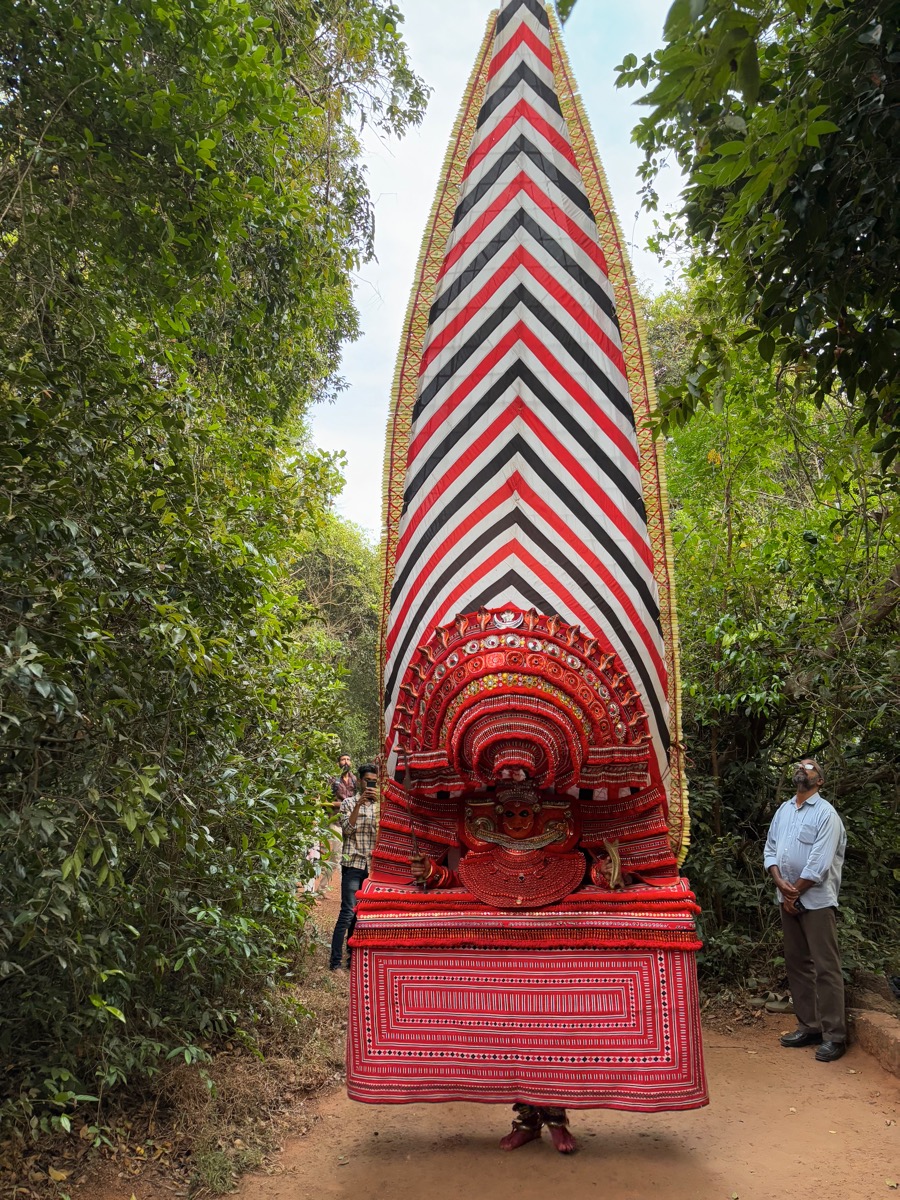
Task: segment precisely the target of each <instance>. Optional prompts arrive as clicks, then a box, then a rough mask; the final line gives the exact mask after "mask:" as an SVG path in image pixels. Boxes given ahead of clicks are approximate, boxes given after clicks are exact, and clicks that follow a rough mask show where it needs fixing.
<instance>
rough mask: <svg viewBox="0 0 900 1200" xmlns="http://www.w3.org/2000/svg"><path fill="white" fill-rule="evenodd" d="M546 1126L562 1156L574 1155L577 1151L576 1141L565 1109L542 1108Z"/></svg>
mask: <svg viewBox="0 0 900 1200" xmlns="http://www.w3.org/2000/svg"><path fill="white" fill-rule="evenodd" d="M540 1112H541V1117H542V1118H543V1121H544V1124H545V1125H546V1126H547V1128H548V1129H549V1130H550V1139H551V1141H552V1142H553V1145H554V1146H555V1147H556V1149H557V1150H558V1151H559V1152H560V1154H573V1153H574V1152H575V1150H576V1149H577V1147H576V1144H575V1139H574V1138H573V1137H572V1134H571V1133H570V1131H569V1119H568V1117H567V1116H566V1110H565V1109H564V1108H542V1109H541V1110H540Z"/></svg>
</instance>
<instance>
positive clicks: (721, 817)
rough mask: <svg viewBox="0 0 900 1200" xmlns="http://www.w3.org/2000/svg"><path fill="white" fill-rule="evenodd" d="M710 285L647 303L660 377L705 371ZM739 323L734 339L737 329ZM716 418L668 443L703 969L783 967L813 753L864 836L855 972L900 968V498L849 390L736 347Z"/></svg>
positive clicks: (851, 856)
mask: <svg viewBox="0 0 900 1200" xmlns="http://www.w3.org/2000/svg"><path fill="white" fill-rule="evenodd" d="M695 303H696V301H695V298H694V290H693V287H692V288H688V289H683V290H679V291H674V292H668V293H665V294H664V295H662V296H660V297H657V298H656V299H654V300H651V301H650V303H649V305H648V324H649V330H650V339H651V345H652V347H653V355H654V360H655V365H656V367H657V376H658V377H659V375H660V373H665V375H666V376H667V378H668V381H669V382H670V383H671V384H673V385H674V384H677V383H678V374H679V372H681V371H686V370H688V369H689V363H690V340H689V331H690V330H691V328H693V327H694V325H695V323H696V320H697V315H696V312H695ZM729 333H730V334H731V335H732V336H733V335H734V330H731V331H729V329H728V328H727V327H725V328H723V330H722V334H723V337H725V338H727V337H728V336H729ZM731 366H732V369H731V372H730V374H729V377H728V379H727V380H726V382H725V385H724V390H723V396H722V403H721V406H720V411H719V412H715V411H713V410H710V409H703V410H702V411H700V412H698V413H697V415H696V416H695V418H694V419H693V420H692V421H691V422H689V423H688V424H686V425H684V426H681V427H678V428H676V429H674V430H673V431H672V433H671V434H670V437H669V439H668V446H667V468H668V475H669V494H670V499H671V504H672V529H673V538H674V544H675V567H676V586H677V590H678V609H679V621H680V628H681V648H682V675H683V693H684V694H683V701H684V728H685V740H686V744H687V746H688V748H689V754H690V759H691V762H690V768H689V781H690V792H691V818H692V844H691V853H690V857H689V859H688V862H687V864H686V868H685V869H686V872H687V874H688V875H689V877H690V879H691V881H692V883H693V885H694V886H695V887H696V888H697V889H698V892H699V894H700V896H701V897H702V903H703V906H704V917H703V920H704V923H705V933H706V937H707V948H706V950H705V951H704V971H705V972H706V973H707V975H716V976H718V977H719V978H727V979H733V980H737V981H743V980H745V979H746V978H747V976H748V974H751V973H753V972H754V971H756V973H766V972H774V975H770V976H769V977H770V978H771V979H772V983H773V985H774V984H776V983H777V980H778V974H779V973H778V971H777V968H776V967H775V966H774V963H773V959H774V958H775V956H776V955H777V954H778V953H779V952H780V949H779V947H780V933H779V930H778V929H777V928H776V924H777V923H776V920H775V917H776V909H775V905H774V904H772V903H771V900H772V897H771V885H770V883H769V881H768V880H767V878H766V876H765V874H764V872H763V868H762V849H761V848H762V843H763V840H764V838H765V833H766V829H767V826H768V823H769V820H770V819H771V816H772V813H773V810H774V806H775V805H776V804H777V803H778V802H779V801H780V800H781V799H783V798H784V796H785V794H786V787H787V779H788V770H789V764H790V763H792V762H794V761H796V758H797V757H798V755H800V754H815V755H816V756H817V757H818V758H819V759H820V760H821V761H822V762H823V763H824V766H825V772H826V783H827V787H826V795H827V796H828V797H829V799H831V800H832V801H833V802H834V803H835V804H836V805H837V807H838V809H839V811H840V813H841V816H842V817H843V820H844V822H845V824H846V826H847V829H848V835H849V847H848V858H847V864H846V868H845V875H844V881H845V882H844V888H843V891H842V912H843V922H842V937H843V939H844V948H845V953H846V961H847V962H848V965H860V964H865V965H868V966H880V965H886V964H889V963H892V962H893V963H894V964H897V962H898V956H900V908H898V903H897V896H898V892H897V879H898V878H900V856H898V848H900V810H898V806H897V787H898V783H900V755H898V752H897V734H898V728H897V713H898V712H900V687H898V680H900V661H898V648H897V647H898V636H897V635H898V631H900V620H898V617H900V568H898V567H897V562H898V557H900V505H898V498H897V493H896V489H894V488H892V487H891V486H890V480H889V479H886V478H885V476H884V475H883V474H882V473H881V471H880V470H879V469H878V461H877V458H875V457H874V456H873V454H872V440H873V439H872V437H871V436H870V435H868V434H867V433H866V431H865V430H863V431H857V430H855V428H854V426H855V424H856V420H857V417H856V411H855V409H854V406H853V405H852V404H851V403H850V402H849V400H848V399H847V397H846V396H843V397H840V396H839V397H830V398H828V399H826V400H825V401H824V402H823V403H822V404H818V405H817V404H816V403H814V402H813V400H812V399H810V398H809V397H804V396H802V395H800V394H798V393H796V392H795V393H791V394H790V395H788V396H784V395H783V394H780V393H779V392H778V389H777V373H778V372H777V368H776V367H775V366H774V365H773V364H767V363H765V362H762V361H761V360H760V358H759V356H758V355H757V354H756V353H755V352H754V350H753V348H752V347H749V346H747V345H746V344H743V345H738V346H736V347H732V350H731Z"/></svg>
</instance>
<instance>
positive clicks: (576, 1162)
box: [238, 1017, 900, 1200]
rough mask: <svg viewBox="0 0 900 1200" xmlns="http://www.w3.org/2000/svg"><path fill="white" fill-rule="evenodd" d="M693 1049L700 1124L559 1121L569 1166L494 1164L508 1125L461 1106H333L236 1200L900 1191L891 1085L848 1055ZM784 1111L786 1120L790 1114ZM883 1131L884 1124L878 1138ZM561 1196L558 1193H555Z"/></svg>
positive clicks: (323, 1108) (897, 1110)
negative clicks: (706, 1094)
mask: <svg viewBox="0 0 900 1200" xmlns="http://www.w3.org/2000/svg"><path fill="white" fill-rule="evenodd" d="M789 1025H790V1018H787V1019H785V1018H784V1017H773V1018H766V1020H765V1022H764V1027H763V1028H752V1029H743V1028H741V1029H738V1030H736V1031H735V1033H734V1034H733V1035H730V1034H727V1033H719V1032H707V1034H706V1040H705V1045H706V1058H707V1070H708V1073H709V1081H710V1091H711V1095H712V1102H711V1104H710V1107H709V1108H706V1109H703V1110H701V1111H699V1112H693V1113H681V1114H661V1115H656V1116H639V1115H635V1114H630V1113H611V1112H602V1111H599V1110H593V1111H590V1112H580V1113H574V1114H573V1120H572V1126H573V1130H574V1132H575V1133H576V1135H577V1136H578V1138H579V1142H580V1147H581V1149H580V1151H579V1153H578V1154H577V1155H574V1156H573V1157H571V1158H562V1157H560V1156H559V1155H557V1154H556V1153H555V1152H554V1151H553V1150H552V1148H551V1146H550V1143H549V1140H548V1139H547V1137H546V1136H545V1137H544V1138H543V1139H542V1140H541V1141H540V1142H536V1143H532V1144H530V1145H528V1146H525V1147H523V1148H522V1149H521V1150H518V1151H516V1152H515V1153H513V1154H503V1153H502V1152H501V1151H500V1150H498V1149H497V1140H498V1139H499V1137H500V1136H501V1135H502V1134H503V1133H505V1132H506V1131H507V1129H508V1128H509V1126H508V1113H507V1110H505V1109H503V1108H500V1107H495V1106H488V1105H486V1106H481V1105H471V1104H453V1105H414V1106H404V1107H398V1106H384V1107H370V1106H367V1105H362V1104H355V1103H353V1102H351V1101H350V1100H348V1099H347V1097H346V1095H345V1094H344V1093H343V1091H336V1092H334V1093H332V1094H331V1095H329V1096H327V1097H324V1098H323V1099H322V1100H321V1101H320V1102H319V1104H318V1116H319V1118H320V1119H319V1121H318V1123H317V1125H316V1126H315V1127H314V1129H313V1130H311V1132H310V1133H309V1134H308V1135H307V1136H306V1137H304V1138H302V1139H288V1140H287V1142H286V1144H285V1149H284V1153H283V1154H282V1155H281V1156H280V1157H279V1159H278V1162H277V1164H275V1166H274V1171H273V1173H272V1174H271V1175H269V1176H261V1175H251V1176H247V1177H246V1178H245V1179H244V1180H243V1182H242V1185H241V1187H240V1188H239V1190H238V1195H239V1196H240V1197H241V1198H242V1200H339V1198H344V1197H346V1198H347V1200H351V1198H352V1200H423V1197H437V1196H441V1197H452V1198H457V1200H468V1198H469V1197H473V1198H474V1197H478V1200H547V1197H548V1196H559V1197H560V1200H567V1197H569V1196H574V1195H577V1194H587V1195H596V1196H598V1197H599V1196H603V1197H604V1198H605V1200H649V1198H650V1197H653V1200H658V1198H659V1197H665V1198H666V1200H731V1198H732V1197H733V1196H735V1195H736V1196H738V1197H739V1198H740V1200H770V1198H771V1197H774V1196H778V1195H785V1194H787V1195H790V1196H792V1197H795V1198H796V1200H812V1198H813V1197H817V1198H818V1200H873V1198H875V1197H880V1196H884V1197H885V1198H887V1197H890V1196H892V1195H895V1194H900V1193H897V1192H895V1191H894V1190H893V1189H891V1188H889V1187H888V1181H892V1182H900V1082H898V1080H897V1079H896V1077H894V1076H892V1075H889V1074H888V1073H887V1072H885V1071H883V1070H882V1069H881V1068H880V1067H879V1066H878V1065H877V1063H876V1062H875V1061H874V1060H873V1059H872V1058H870V1057H869V1056H868V1055H867V1054H866V1053H865V1052H864V1051H862V1050H861V1049H859V1048H858V1047H851V1049H850V1050H849V1051H848V1053H847V1055H846V1056H845V1057H844V1058H843V1059H841V1060H840V1061H839V1062H837V1063H828V1064H825V1063H817V1062H815V1060H814V1058H813V1051H812V1050H783V1049H781V1048H780V1047H779V1046H778V1044H777V1035H778V1033H779V1031H780V1030H781V1029H783V1028H785V1027H786V1026H789ZM792 1109H795V1110H796V1111H794V1112H792V1111H791V1110H792ZM889 1122H892V1123H889ZM560 1188H561V1189H562V1190H561V1191H560V1190H559V1189H560Z"/></svg>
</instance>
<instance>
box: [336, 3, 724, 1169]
mask: <svg viewBox="0 0 900 1200" xmlns="http://www.w3.org/2000/svg"><path fill="white" fill-rule="evenodd" d="M653 403H654V400H653V390H652V376H651V371H650V365H649V360H648V357H647V348H646V343H645V340H644V333H643V327H642V324H641V320H640V317H639V315H638V312H637V308H636V297H635V294H634V290H633V287H632V283H631V279H630V274H629V267H628V264H627V261H626V258H625V252H624V247H623V245H622V240H621V237H620V234H619V230H618V228H617V224H616V220H615V216H614V214H613V211H612V208H611V205H610V202H609V196H608V191H607V187H606V183H605V180H604V177H603V173H602V168H601V166H600V161H599V159H598V157H597V153H596V150H595V148H594V143H593V139H592V137H591V133H590V130H589V128H588V125H587V121H586V118H585V115H584V112H583V109H582V107H581V104H580V101H579V98H578V95H577V92H576V90H575V86H574V83H573V80H572V76H571V73H570V69H569V66H568V63H567V61H566V57H565V53H564V51H563V48H562V44H561V40H560V34H559V30H558V28H557V25H556V23H555V18H554V16H553V14H552V11H551V10H550V9H548V8H546V7H545V6H544V5H543V4H541V3H539V0H504V2H503V3H502V5H501V7H500V9H499V12H495V13H493V14H492V15H491V17H490V20H489V24H488V31H487V34H486V37H485V40H484V43H483V45H482V48H481V51H480V53H479V56H478V59H477V62H476V64H475V68H474V71H473V74H472V77H471V80H470V83H469V86H468V88H467V91H466V94H465V97H464V99H463V104H462V108H461V111H460V115H459V119H458V122H457V125H456V128H455V130H454V132H453V135H452V138H451V143H450V147H449V150H448V153H447V158H446V162H445V165H444V170H443V174H442V178H441V180H440V183H439V186H438V193H437V198H436V201H435V206H434V210H433V213H432V216H431V220H430V222H429V225H428V228H427V230H426V233H425V239H424V243H423V249H422V257H421V260H420V264H419V268H418V273H417V278H416V281H415V284H414V287H413V293H412V298H411V301H410V306H409V312H408V317H407V323H406V328H405V331H404V336H403V342H402V345H401V350H400V358H399V363H398V370H397V378H396V384H395V394H394V405H393V412H392V419H391V423H390V427H389V430H388V443H387V455H386V467H385V554H386V562H385V568H386V573H385V579H386V583H385V596H384V613H383V627H382V647H381V669H382V679H383V688H384V713H385V728H384V733H385V756H384V778H383V781H382V803H381V815H380V826H379V832H378V840H377V844H376V847H375V851H374V857H373V861H372V869H371V872H370V875H369V878H368V880H367V881H366V883H365V884H364V885H363V888H362V889H361V891H360V893H359V898H358V903H357V924H356V930H355V933H354V936H353V939H352V942H351V944H352V946H353V958H352V963H353V965H352V972H351V991H350V1028H349V1038H348V1051H347V1081H348V1091H349V1094H350V1096H351V1097H352V1098H353V1099H355V1100H360V1101H364V1102H367V1103H373V1104H407V1103H417V1102H445V1101H451V1100H468V1101H480V1102H484V1103H490V1104H512V1105H514V1111H515V1116H514V1121H513V1129H512V1132H511V1133H509V1134H507V1135H506V1136H505V1137H504V1138H503V1140H502V1142H501V1145H502V1146H503V1148H504V1149H508V1150H512V1149H515V1148H516V1147H518V1146H521V1145H523V1144H524V1143H525V1142H528V1141H531V1140H533V1139H535V1138H538V1137H540V1136H541V1131H542V1128H543V1126H545V1125H546V1126H547V1127H548V1131H549V1134H550V1137H551V1139H552V1141H553V1144H554V1145H555V1146H556V1148H557V1149H558V1150H560V1151H561V1152H564V1153H566V1152H569V1151H571V1150H573V1149H574V1148H575V1142H574V1139H573V1137H572V1134H571V1133H570V1132H569V1128H568V1117H567V1110H569V1109H577V1108H618V1109H627V1110H632V1111H639V1112H657V1111H665V1110H676V1109H689V1108H696V1107H699V1106H701V1105H703V1104H706V1103H707V1091H706V1081H705V1077H704V1072H703V1056H702V1047H701V1041H700V1026H699V1005H698V998H697V983H696V968H695V956H696V951H697V949H698V948H699V942H698V940H697V935H696V931H695V927H694V917H695V914H696V913H697V911H698V910H697V907H696V904H695V901H694V896H693V894H692V893H691V891H690V889H689V885H688V883H687V881H686V880H685V879H683V878H682V877H681V876H680V875H679V869H678V868H679V862H680V861H681V859H682V858H683V856H684V853H685V851H686V848H687V839H688V818H687V810H686V796H685V786H684V774H683V768H684V764H683V758H684V754H683V747H682V744H681V735H680V721H679V682H678V661H677V630H676V625H675V609H674V595H673V589H672V578H671V572H672V551H671V542H670V539H669V532H668V511H667V500H666V492H665V481H664V475H663V466H662V461H661V455H662V451H661V448H660V447H658V446H657V444H656V443H655V442H654V439H653V435H652V432H651V431H650V430H649V428H648V419H649V417H650V416H651V413H652V409H653Z"/></svg>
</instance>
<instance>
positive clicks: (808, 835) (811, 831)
mask: <svg viewBox="0 0 900 1200" xmlns="http://www.w3.org/2000/svg"><path fill="white" fill-rule="evenodd" d="M815 840H816V827H815V825H804V826H803V827H802V829H801V830H800V832H799V833H798V834H797V841H798V842H800V843H801V845H803V846H812V845H813V843H814V842H815Z"/></svg>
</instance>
